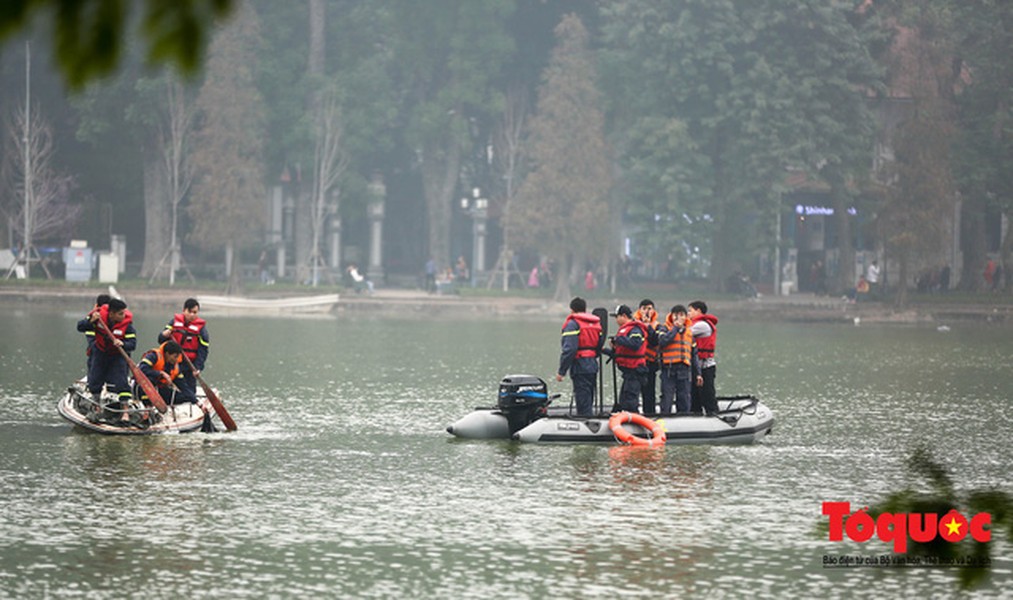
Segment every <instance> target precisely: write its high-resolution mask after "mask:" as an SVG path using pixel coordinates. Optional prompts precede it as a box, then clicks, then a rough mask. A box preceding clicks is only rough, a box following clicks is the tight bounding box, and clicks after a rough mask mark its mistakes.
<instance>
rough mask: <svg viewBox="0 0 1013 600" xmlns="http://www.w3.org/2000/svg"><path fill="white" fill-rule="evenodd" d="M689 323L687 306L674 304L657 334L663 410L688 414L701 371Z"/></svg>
mask: <svg viewBox="0 0 1013 600" xmlns="http://www.w3.org/2000/svg"><path fill="white" fill-rule="evenodd" d="M689 325H690V324H689V322H687V314H686V307H685V306H683V305H681V304H676V305H675V306H673V307H672V310H671V312H669V313H668V317H666V318H665V324H664V325H662V326H661V329H660V332H661V333H660V334H659V335H658V348H659V349H660V354H661V413H662V414H669V413H671V412H672V399H673V398H674V399H675V412H676V413H677V414H689V410H690V402H691V398H692V394H693V380H694V379H695V378H696V376H697V375H699V374H700V362H699V360H698V359H697V355H696V346H694V345H693V332H692V331H690V328H689Z"/></svg>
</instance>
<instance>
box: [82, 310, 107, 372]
mask: <svg viewBox="0 0 1013 600" xmlns="http://www.w3.org/2000/svg"><path fill="white" fill-rule="evenodd" d="M111 299H112V296H110V295H109V294H99V295H98V296H97V297H96V298H95V306H93V307H92V308H91V310H90V311H88V314H87V315H85V316H84V318H83V319H81V320H80V321H78V322H77V330H78V331H80V332H81V333H83V334H84V339H85V342H86V343H87V348H85V351H84V354H85V356H87V357H88V368H89V369H91V350H92V348H93V347H94V346H95V328H94V324H93V322H92V320H91V315H92V313H94V312H95V311H97V310H98V309H100V308H102V307H103V306H104V305H106V304H109V300H111Z"/></svg>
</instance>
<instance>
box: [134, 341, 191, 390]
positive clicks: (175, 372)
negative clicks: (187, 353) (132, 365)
mask: <svg viewBox="0 0 1013 600" xmlns="http://www.w3.org/2000/svg"><path fill="white" fill-rule="evenodd" d="M168 343H169V342H165V344H168ZM165 344H162V345H161V346H159V347H158V348H152V349H151V350H149V351H148V354H151V353H152V352H154V353H155V357H156V360H155V364H151V361H149V360H148V357H147V355H145V357H144V358H142V359H141V360H143V361H144V362H146V363H148V364H149V365H151V368H152V369H154V370H156V371H164V372H166V373H167V374H168V375H169V381H176V377H178V376H179V363H180V362H181V361H182V360H183V359H182V357H180V358H179V359H177V360H176V362H175V363H174V364H173V365H172V370H171V371H166V370H165ZM155 385H158V386H160V387H165V386H168V385H169V384H168V383H167V382H166V381H165V380H164V379H161V378H159V379H158V381H156V382H155Z"/></svg>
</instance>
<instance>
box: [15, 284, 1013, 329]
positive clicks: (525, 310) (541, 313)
mask: <svg viewBox="0 0 1013 600" xmlns="http://www.w3.org/2000/svg"><path fill="white" fill-rule="evenodd" d="M117 289H118V291H119V292H120V293H121V294H122V295H123V296H124V297H126V298H127V299H128V302H129V303H130V304H131V307H132V308H134V309H135V311H138V310H139V311H148V310H158V311H160V312H171V311H173V310H177V309H179V307H180V306H181V305H182V301H183V300H184V299H185V298H188V297H191V296H192V297H196V298H198V299H199V298H200V296H201V295H202V294H205V295H206V294H215V295H217V294H220V291H217V290H215V291H212V290H208V289H197V288H194V287H187V286H177V287H151V286H139V287H134V286H133V285H130V284H125V285H123V286H121V287H119V288H117ZM103 291H105V288H104V287H100V286H98V285H97V284H95V285H92V286H83V285H74V284H59V283H55V284H54V283H47V284H44V285H30V284H29V285H26V284H22V283H13V282H8V283H7V284H5V285H2V286H0V304H2V305H3V306H7V307H18V306H26V307H27V306H32V307H35V306H51V307H56V308H61V309H65V310H77V309H80V310H82V311H85V310H87V308H88V306H90V303H91V302H93V301H94V299H95V296H96V295H98V294H99V293H102V292H103ZM335 291H340V292H341V299H340V301H339V302H338V305H337V307H336V308H335V309H334V310H333V311H332V314H336V315H339V316H347V317H350V318H370V317H372V316H382V317H390V316H408V317H410V316H414V315H425V316H428V317H440V318H514V317H520V318H525V319H540V318H544V319H546V320H550V321H557V320H559V319H561V318H563V317H564V316H565V315H566V314H567V312H568V309H567V306H566V305H565V304H564V303H560V302H553V301H551V300H550V299H548V298H541V297H531V296H524V295H517V296H511V295H480V294H478V293H469V292H470V290H465V292H464V293H462V294H446V295H443V294H429V293H426V292H425V291H423V290H418V289H398V288H377V290H376V292H375V293H374V294H372V295H370V294H366V293H358V294H357V293H355V292H352V291H349V290H339V289H338V288H334V287H327V288H308V287H299V288H294V289H293V288H284V289H282V288H277V289H275V288H271V287H269V286H265V287H259V286H258V289H251V290H249V291H247V292H246V293H245V294H244V295H245V296H247V297H251V298H281V297H299V296H312V295H315V294H324V293H334V292H335ZM643 294H647V295H648V296H649V297H651V298H653V299H654V300H655V302H656V303H657V304H658V307H659V310H660V311H661V312H662V313H664V312H665V310H666V309H667V308H668V303H669V302H673V303H674V302H681V303H687V302H689V301H690V300H692V299H696V298H697V297H703V299H705V300H707V302H708V304H709V305H710V308H711V312H713V313H714V314H716V315H718V316H719V317H720V318H722V319H724V320H726V321H739V320H757V319H764V320H769V321H773V322H812V323H846V324H856V323H869V324H871V323H878V324H889V323H897V324H936V325H946V324H949V323H954V322H979V323H1001V324H1005V323H1013V304H1011V303H1010V302H1009V300H1008V299H1007V297H1005V296H993V297H990V298H987V299H985V300H983V301H981V302H976V303H957V302H944V301H937V302H932V301H927V300H925V299H920V300H919V301H918V302H916V303H912V304H911V305H910V306H909V307H908V308H906V309H904V310H898V309H896V308H895V307H893V306H892V304H890V303H888V302H858V303H850V302H847V301H845V300H843V299H841V298H833V297H827V296H814V295H813V294H804V293H803V294H792V295H789V296H762V297H760V298H756V299H723V298H717V299H713V300H711V299H708V298H707V296H706V295H702V296H701V295H700V294H699V293H698V292H684V293H683V294H680V293H679V292H678V291H666V290H664V289H652V290H635V291H631V292H630V295H631V296H633V297H625V296H620V297H614V296H611V295H608V294H601V293H596V294H594V295H592V296H591V297H589V299H588V303H589V305H590V306H605V307H608V308H609V309H611V308H613V307H614V306H615V305H616V304H618V303H621V302H624V303H627V304H630V305H633V304H635V303H637V302H638V301H639V299H640V297H641V295H643ZM684 294H690V295H692V298H690V297H686V298H683V297H680V296H682V295H684ZM205 312H206V314H207V315H208V316H214V312H213V311H211V310H208V311H205Z"/></svg>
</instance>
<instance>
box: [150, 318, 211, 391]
mask: <svg viewBox="0 0 1013 600" xmlns="http://www.w3.org/2000/svg"><path fill="white" fill-rule="evenodd" d="M168 341H173V342H176V343H177V344H179V347H180V348H182V349H183V354H185V355H186V357H187V358H189V359H190V362H192V363H193V369H191V368H190V365H189V364H187V362H186V360H183V359H181V362H180V365H179V368H180V372H181V373H182V374H183V381H182V383H181V384H180V385H178V387H179V389H180V390H182V391H183V393H184V394H186V395H188V396H196V394H197V376H198V375H200V373H201V371H203V370H204V363H205V362H206V361H207V359H208V352H209V351H210V349H211V338H210V337H209V336H208V328H207V321H205V320H204V319H202V318H200V302H198V301H197V299H196V298H187V299H186V301H185V302H183V312H181V313H179V314H177V315H173V317H172V319H170V320H169V322H168V324H166V326H165V329H163V330H162V332H161V333H159V334H158V343H159V344H161V343H163V342H168Z"/></svg>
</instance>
